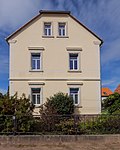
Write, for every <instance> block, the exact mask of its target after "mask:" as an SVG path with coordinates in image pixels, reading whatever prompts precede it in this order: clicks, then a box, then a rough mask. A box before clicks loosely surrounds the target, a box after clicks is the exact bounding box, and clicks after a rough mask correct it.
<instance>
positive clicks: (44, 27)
mask: <svg viewBox="0 0 120 150" xmlns="http://www.w3.org/2000/svg"><path fill="white" fill-rule="evenodd" d="M45 24H50V28H49V29H50V35H49V31H48V30H49V29H48V30H47V34H45ZM43 35H44V36H46V37H47V36H48V37H49V36H52V35H53V33H52V22H44V23H43Z"/></svg>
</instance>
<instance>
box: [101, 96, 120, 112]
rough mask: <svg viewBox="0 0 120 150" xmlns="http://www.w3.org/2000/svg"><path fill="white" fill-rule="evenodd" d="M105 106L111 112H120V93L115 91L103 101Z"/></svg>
mask: <svg viewBox="0 0 120 150" xmlns="http://www.w3.org/2000/svg"><path fill="white" fill-rule="evenodd" d="M103 108H104V110H106V111H107V112H108V113H109V114H113V113H120V94H118V93H114V94H112V95H110V96H109V97H108V98H106V99H105V100H104V102H103Z"/></svg>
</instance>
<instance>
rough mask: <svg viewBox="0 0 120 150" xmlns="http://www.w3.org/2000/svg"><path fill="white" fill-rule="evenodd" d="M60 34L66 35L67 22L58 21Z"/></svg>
mask: <svg viewBox="0 0 120 150" xmlns="http://www.w3.org/2000/svg"><path fill="white" fill-rule="evenodd" d="M58 33H59V36H66V23H58Z"/></svg>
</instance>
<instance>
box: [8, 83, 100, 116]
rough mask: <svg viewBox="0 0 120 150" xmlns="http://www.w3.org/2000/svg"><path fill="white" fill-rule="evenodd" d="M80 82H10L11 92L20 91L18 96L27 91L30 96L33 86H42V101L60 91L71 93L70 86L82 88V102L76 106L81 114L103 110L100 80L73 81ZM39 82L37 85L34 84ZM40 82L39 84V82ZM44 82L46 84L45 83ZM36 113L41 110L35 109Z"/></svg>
mask: <svg viewBox="0 0 120 150" xmlns="http://www.w3.org/2000/svg"><path fill="white" fill-rule="evenodd" d="M72 82H73V83H78V84H77V85H70V84H68V83H71V82H70V81H41V82H33V81H14V82H11V83H10V87H11V88H10V89H12V90H11V94H14V93H15V92H17V91H18V96H21V95H22V93H25V94H26V96H27V95H29V96H30V89H31V88H32V87H40V88H42V99H43V101H42V103H44V102H45V101H46V98H48V97H49V96H52V95H54V94H56V93H58V92H63V93H69V88H70V87H79V88H80V95H79V97H80V104H79V105H78V106H77V108H76V112H77V113H79V112H80V113H81V114H96V113H100V112H101V101H100V94H99V93H100V82H98V81H94V82H93V81H84V82H79V81H77V82H76V81H75V82H74V81H72ZM33 83H37V85H33ZM38 83H39V84H38ZM43 83H44V84H43ZM35 112H36V113H35V114H38V112H39V110H38V109H35Z"/></svg>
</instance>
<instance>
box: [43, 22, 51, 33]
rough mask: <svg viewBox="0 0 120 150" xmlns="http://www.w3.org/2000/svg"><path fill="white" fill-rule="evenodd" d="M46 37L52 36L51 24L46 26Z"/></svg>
mask: <svg viewBox="0 0 120 150" xmlns="http://www.w3.org/2000/svg"><path fill="white" fill-rule="evenodd" d="M44 35H47V36H48V35H51V23H45V24H44Z"/></svg>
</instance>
